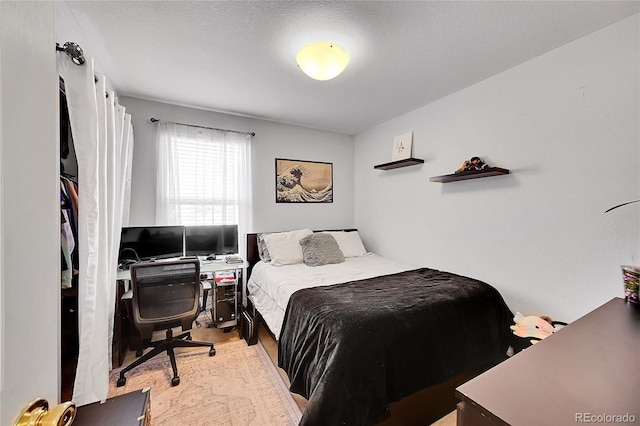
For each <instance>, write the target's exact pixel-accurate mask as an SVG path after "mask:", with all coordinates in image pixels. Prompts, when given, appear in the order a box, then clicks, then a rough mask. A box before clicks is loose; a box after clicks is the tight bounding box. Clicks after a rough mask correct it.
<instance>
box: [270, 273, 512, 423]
mask: <svg viewBox="0 0 640 426" xmlns="http://www.w3.org/2000/svg"><path fill="white" fill-rule="evenodd" d="M512 318H513V315H512V313H511V312H510V311H509V309H508V308H507V306H506V304H505V303H504V301H503V299H502V297H501V295H500V294H499V293H498V291H497V290H496V289H494V288H493V287H491V286H490V285H488V284H486V283H483V282H481V281H478V280H474V279H471V278H467V277H463V276H459V275H455V274H451V273H447V272H441V271H437V270H434V269H427V268H424V269H418V270H413V271H407V272H402V273H399V274H393V275H387V276H382V277H376V278H371V279H367V280H362V281H353V282H350V283H344V284H336V285H332V286H326V287H316V288H310V289H304V290H299V291H297V292H295V293H294V294H293V295H292V296H291V299H290V300H289V304H288V306H287V310H286V314H285V319H284V324H283V328H282V332H281V335H280V340H279V343H278V347H279V351H278V363H279V365H280V367H282V368H283V369H284V370H285V371H286V372H287V374H288V375H289V378H290V381H291V391H292V392H295V393H298V394H300V395H302V396H304V397H305V398H307V400H308V404H307V408H306V410H305V412H304V415H303V418H302V421H301V423H300V424H301V425H369V424H372V423H374V422H377V421H379V420H383V419H384V418H386V417H388V416H389V406H388V403H389V402H393V401H397V400H399V399H401V398H403V397H404V396H407V395H410V394H412V393H414V392H416V391H418V390H420V389H423V388H426V387H428V386H430V385H434V384H438V383H442V382H444V381H446V380H448V379H450V378H452V377H454V376H456V375H457V374H460V373H462V372H465V371H468V370H471V369H474V368H478V367H481V366H486V365H490V364H496V363H498V362H500V361H502V360H504V359H505V358H506V355H505V353H506V351H507V348H508V345H509V340H510V330H509V326H510V325H511V323H512Z"/></svg>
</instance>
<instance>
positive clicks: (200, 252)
mask: <svg viewBox="0 0 640 426" xmlns="http://www.w3.org/2000/svg"><path fill="white" fill-rule="evenodd" d="M184 246H185V253H186V255H187V256H215V255H223V254H236V253H238V225H204V226H186V227H185V231H184Z"/></svg>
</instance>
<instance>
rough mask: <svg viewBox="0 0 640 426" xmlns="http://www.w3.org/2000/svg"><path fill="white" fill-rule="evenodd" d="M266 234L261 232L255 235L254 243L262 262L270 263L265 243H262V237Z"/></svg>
mask: <svg viewBox="0 0 640 426" xmlns="http://www.w3.org/2000/svg"><path fill="white" fill-rule="evenodd" d="M267 234H268V232H262V233H260V234H258V235H256V241H257V243H258V255H259V256H260V259H261V260H262V261H263V262H271V255H270V254H269V250H268V249H267V243H265V242H264V236H265V235H267Z"/></svg>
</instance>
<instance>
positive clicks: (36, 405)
mask: <svg viewBox="0 0 640 426" xmlns="http://www.w3.org/2000/svg"><path fill="white" fill-rule="evenodd" d="M75 417H76V404H74V403H73V402H71V401H68V402H65V403H63V404H59V405H56V406H55V407H53V408H52V409H51V410H49V403H48V402H47V400H46V399H36V400H33V401H31V403H29V405H28V406H27V408H25V410H24V411H23V412H22V413H21V415H20V417H19V418H18V420H16V421H15V423H14V424H13V425H14V426H70V425H71V424H72V423H73V419H75Z"/></svg>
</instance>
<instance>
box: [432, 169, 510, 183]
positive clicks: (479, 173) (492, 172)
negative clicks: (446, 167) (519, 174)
mask: <svg viewBox="0 0 640 426" xmlns="http://www.w3.org/2000/svg"><path fill="white" fill-rule="evenodd" d="M508 174H509V170H507V169H501V168H500V167H488V168H486V169H482V170H469V171H466V172H460V173H454V174H451V175H443V176H433V177H431V178H429V180H430V181H431V182H440V183H447V182H455V181H458V180H467V179H478V178H485V177H489V176H500V175H508Z"/></svg>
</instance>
